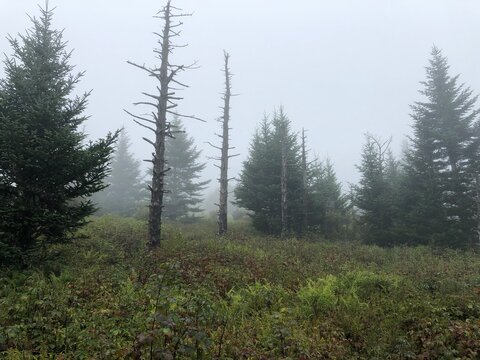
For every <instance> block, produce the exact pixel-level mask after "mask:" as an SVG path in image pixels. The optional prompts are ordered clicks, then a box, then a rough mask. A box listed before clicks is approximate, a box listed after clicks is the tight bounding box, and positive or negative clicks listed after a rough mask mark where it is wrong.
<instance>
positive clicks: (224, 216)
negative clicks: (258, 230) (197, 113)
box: [208, 51, 238, 235]
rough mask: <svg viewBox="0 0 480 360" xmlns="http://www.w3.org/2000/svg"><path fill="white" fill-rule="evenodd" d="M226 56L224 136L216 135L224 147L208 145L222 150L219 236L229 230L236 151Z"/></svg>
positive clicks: (226, 58) (228, 56)
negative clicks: (232, 143)
mask: <svg viewBox="0 0 480 360" xmlns="http://www.w3.org/2000/svg"><path fill="white" fill-rule="evenodd" d="M223 54H224V68H223V72H224V74H225V92H224V93H223V98H222V99H223V107H222V109H223V116H222V117H221V118H220V119H219V121H220V123H221V124H222V134H216V135H217V136H218V137H220V138H221V139H222V146H221V147H219V146H215V145H213V144H211V143H208V144H209V145H210V146H212V147H214V148H215V149H218V150H220V152H221V156H220V157H219V158H214V159H216V160H219V161H220V165H215V166H216V167H218V168H219V169H220V178H219V179H218V181H219V183H220V199H219V202H218V204H216V205H217V206H218V234H219V235H223V234H225V233H226V232H227V229H228V182H229V180H231V179H229V178H228V160H229V159H230V158H232V157H234V156H238V154H235V155H229V150H232V149H234V147H230V146H229V142H230V135H229V131H230V130H231V128H230V127H229V123H230V98H231V97H232V96H234V95H232V89H231V80H232V74H231V73H230V69H229V67H228V61H229V59H230V54H228V53H227V52H226V51H224V52H223Z"/></svg>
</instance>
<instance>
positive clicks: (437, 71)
mask: <svg viewBox="0 0 480 360" xmlns="http://www.w3.org/2000/svg"><path fill="white" fill-rule="evenodd" d="M426 70H427V79H426V81H425V82H422V84H423V86H424V89H423V90H421V91H420V93H421V94H422V95H424V96H425V98H426V101H425V102H416V103H415V104H414V105H413V106H412V110H413V113H412V115H411V116H412V118H413V121H414V123H413V129H414V134H413V136H412V138H411V139H410V140H411V141H410V143H411V144H410V149H409V150H408V151H407V154H406V166H405V169H406V179H405V184H404V189H405V196H404V199H405V202H404V211H405V216H404V219H405V229H406V231H407V236H409V237H410V238H411V241H413V242H415V243H432V242H433V243H435V244H438V245H445V246H453V247H467V246H470V245H471V244H472V243H473V241H474V238H475V229H476V221H475V217H476V204H475V178H476V175H475V174H476V170H477V164H478V153H479V136H478V132H477V131H476V130H475V128H476V121H477V115H478V113H479V111H478V110H477V109H475V108H474V107H475V103H476V100H477V97H476V96H473V95H472V94H473V93H472V90H470V89H469V88H468V87H465V86H464V85H463V84H461V85H459V84H458V75H457V76H454V77H450V75H449V65H448V63H447V59H446V58H445V57H444V56H443V55H442V53H441V51H440V50H439V49H437V48H436V47H434V48H433V50H432V58H431V60H430V64H429V66H428V67H427V68H426Z"/></svg>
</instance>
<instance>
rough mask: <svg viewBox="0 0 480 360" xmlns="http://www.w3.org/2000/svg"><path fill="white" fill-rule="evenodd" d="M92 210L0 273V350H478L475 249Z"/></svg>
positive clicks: (136, 353)
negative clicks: (383, 244)
mask: <svg viewBox="0 0 480 360" xmlns="http://www.w3.org/2000/svg"><path fill="white" fill-rule="evenodd" d="M213 233H214V226H213V224H197V225H192V226H188V227H182V228H179V227H176V226H173V225H170V226H166V227H165V230H164V234H165V241H164V242H163V244H162V247H161V248H160V249H158V250H157V251H155V252H153V253H147V252H146V251H145V246H144V242H143V240H144V239H145V226H144V225H143V224H142V223H141V222H138V221H136V220H131V219H121V218H114V217H103V218H98V219H94V221H92V222H91V223H90V224H89V225H88V226H87V227H86V228H85V229H83V230H82V231H81V233H80V234H79V235H82V236H79V239H78V240H77V241H76V242H75V243H72V244H69V245H61V246H55V247H53V248H51V249H50V260H49V261H47V262H45V263H43V264H41V266H40V265H39V266H37V267H35V268H32V269H29V270H27V271H22V272H19V271H16V270H12V269H4V271H3V272H2V273H3V275H2V276H1V277H0V358H6V359H122V358H131V359H213V358H218V359H477V358H479V357H480V297H479V295H480V256H479V255H478V254H475V253H470V252H460V251H453V250H437V249H432V248H428V247H416V248H407V247H400V248H391V249H383V248H379V247H375V246H366V245H361V244H357V243H345V242H337V243H336V242H325V241H321V240H317V241H309V242H306V241H301V240H297V239H285V240H281V239H276V238H271V237H265V236H261V235H258V234H255V233H254V232H253V231H251V230H249V229H248V227H246V226H245V225H243V224H239V225H236V224H233V226H232V230H231V233H230V235H229V236H226V237H224V238H217V237H215V236H212V235H211V234H213Z"/></svg>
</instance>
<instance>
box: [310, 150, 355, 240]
mask: <svg viewBox="0 0 480 360" xmlns="http://www.w3.org/2000/svg"><path fill="white" fill-rule="evenodd" d="M307 200H308V212H307V220H306V221H307V226H308V227H309V228H310V230H317V231H318V232H320V233H321V234H322V235H323V236H325V237H326V238H334V237H335V236H336V235H337V234H338V233H339V232H340V231H341V227H342V225H344V224H345V222H346V208H347V204H346V203H347V200H346V198H345V196H344V195H343V194H342V186H341V184H340V182H339V181H338V179H337V175H336V173H335V169H334V167H333V163H332V162H331V161H330V159H329V158H327V159H326V161H325V162H320V161H318V160H315V161H314V162H313V163H311V164H310V166H309V169H308V178H307Z"/></svg>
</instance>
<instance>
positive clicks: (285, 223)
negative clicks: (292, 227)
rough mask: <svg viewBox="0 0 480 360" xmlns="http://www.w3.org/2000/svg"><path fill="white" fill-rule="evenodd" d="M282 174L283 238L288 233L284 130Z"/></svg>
mask: <svg viewBox="0 0 480 360" xmlns="http://www.w3.org/2000/svg"><path fill="white" fill-rule="evenodd" d="M281 151H282V172H281V179H280V188H281V193H282V233H281V235H282V237H284V236H286V235H287V232H288V199H287V165H288V163H287V139H286V131H285V129H282V150H281Z"/></svg>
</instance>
